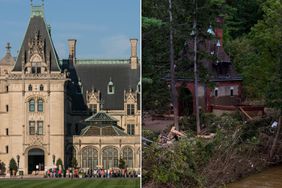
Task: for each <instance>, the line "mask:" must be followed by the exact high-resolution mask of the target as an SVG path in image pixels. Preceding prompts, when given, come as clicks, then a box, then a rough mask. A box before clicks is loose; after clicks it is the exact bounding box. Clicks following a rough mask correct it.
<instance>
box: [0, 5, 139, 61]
mask: <svg viewBox="0 0 282 188" xmlns="http://www.w3.org/2000/svg"><path fill="white" fill-rule="evenodd" d="M33 4H41V0H33ZM44 4H45V20H46V22H47V24H50V25H51V27H52V39H53V42H54V45H55V48H56V50H57V52H58V55H59V58H60V59H62V58H66V57H68V47H67V40H68V39H69V38H75V39H77V57H78V58H129V57H130V43H129V39H130V38H137V39H138V45H139V46H138V52H139V50H140V0H45V1H44ZM30 11H31V8H30V0H0V59H2V57H3V56H4V54H5V51H6V49H5V46H6V43H7V42H10V43H11V46H12V49H11V51H12V54H13V56H16V55H17V51H18V50H19V49H20V45H21V43H22V40H23V38H24V34H25V32H26V29H27V26H28V22H29V16H30Z"/></svg>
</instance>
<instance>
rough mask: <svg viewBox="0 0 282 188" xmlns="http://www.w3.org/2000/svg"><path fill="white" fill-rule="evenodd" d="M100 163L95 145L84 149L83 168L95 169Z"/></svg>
mask: <svg viewBox="0 0 282 188" xmlns="http://www.w3.org/2000/svg"><path fill="white" fill-rule="evenodd" d="M97 165H98V151H97V150H96V149H95V148H93V147H85V148H83V149H82V168H90V169H94V168H96V167H97Z"/></svg>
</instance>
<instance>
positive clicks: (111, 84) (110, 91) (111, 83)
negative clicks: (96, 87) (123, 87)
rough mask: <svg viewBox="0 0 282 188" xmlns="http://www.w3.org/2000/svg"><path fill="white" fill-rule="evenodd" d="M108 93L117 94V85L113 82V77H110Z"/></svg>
mask: <svg viewBox="0 0 282 188" xmlns="http://www.w3.org/2000/svg"><path fill="white" fill-rule="evenodd" d="M108 94H109V95H112V94H115V86H114V83H113V82H112V79H110V81H109V83H108Z"/></svg>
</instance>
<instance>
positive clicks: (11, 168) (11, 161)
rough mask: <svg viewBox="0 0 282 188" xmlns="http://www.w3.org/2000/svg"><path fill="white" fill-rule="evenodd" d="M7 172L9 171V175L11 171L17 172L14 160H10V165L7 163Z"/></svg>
mask: <svg viewBox="0 0 282 188" xmlns="http://www.w3.org/2000/svg"><path fill="white" fill-rule="evenodd" d="M9 170H10V173H12V171H17V170H18V166H17V163H16V161H15V159H14V158H12V159H11V160H10V163H9Z"/></svg>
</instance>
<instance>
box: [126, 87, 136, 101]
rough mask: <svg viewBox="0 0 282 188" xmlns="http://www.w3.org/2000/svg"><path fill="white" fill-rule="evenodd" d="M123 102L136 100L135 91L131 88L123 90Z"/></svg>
mask: <svg viewBox="0 0 282 188" xmlns="http://www.w3.org/2000/svg"><path fill="white" fill-rule="evenodd" d="M124 102H125V103H128V102H133V103H135V102H137V93H136V92H134V91H133V90H132V89H130V90H129V91H124Z"/></svg>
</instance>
